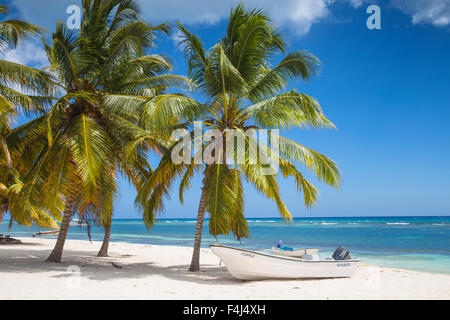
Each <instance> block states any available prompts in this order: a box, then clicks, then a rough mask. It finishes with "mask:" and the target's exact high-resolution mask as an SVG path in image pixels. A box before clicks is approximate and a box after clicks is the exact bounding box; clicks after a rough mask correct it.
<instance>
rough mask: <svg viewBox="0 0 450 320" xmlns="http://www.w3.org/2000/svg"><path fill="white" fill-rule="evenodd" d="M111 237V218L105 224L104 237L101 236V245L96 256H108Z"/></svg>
mask: <svg viewBox="0 0 450 320" xmlns="http://www.w3.org/2000/svg"><path fill="white" fill-rule="evenodd" d="M110 237H111V220H109V221H108V222H107V223H106V224H105V237H104V238H103V243H102V247H101V248H100V251H99V252H98V254H97V257H107V256H108V247H109V238H110Z"/></svg>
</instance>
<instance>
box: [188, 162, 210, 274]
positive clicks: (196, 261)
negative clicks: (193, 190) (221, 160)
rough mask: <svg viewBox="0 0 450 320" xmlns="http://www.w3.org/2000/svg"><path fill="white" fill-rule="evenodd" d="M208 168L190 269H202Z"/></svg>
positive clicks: (204, 180)
mask: <svg viewBox="0 0 450 320" xmlns="http://www.w3.org/2000/svg"><path fill="white" fill-rule="evenodd" d="M207 180H208V168H206V170H205V178H204V179H203V188H202V195H201V197H200V204H199V205H198V214H197V223H196V225H195V240H194V253H193V254H192V261H191V266H190V268H189V271H193V272H194V271H199V270H200V245H201V244H202V232H203V220H204V219H205V211H206V201H207V195H208V192H207V187H206V183H207Z"/></svg>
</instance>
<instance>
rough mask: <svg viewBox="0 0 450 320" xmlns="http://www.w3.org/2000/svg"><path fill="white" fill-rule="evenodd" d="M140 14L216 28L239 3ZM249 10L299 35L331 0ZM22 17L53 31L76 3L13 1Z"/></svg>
mask: <svg viewBox="0 0 450 320" xmlns="http://www.w3.org/2000/svg"><path fill="white" fill-rule="evenodd" d="M139 2H140V5H141V8H142V14H143V16H144V17H145V18H146V19H148V21H149V22H151V23H152V24H157V23H161V22H165V21H179V22H181V23H183V24H188V25H189V24H197V23H206V24H216V23H218V22H219V21H221V20H224V19H226V18H227V17H228V16H229V14H230V9H231V8H232V7H235V6H236V5H238V4H239V3H240V2H241V0H195V1H187V0H152V1H149V0H139ZM243 2H244V4H245V6H246V7H247V8H249V9H253V8H261V9H263V11H264V12H265V13H266V14H267V15H269V16H270V17H271V18H272V19H273V21H274V23H275V24H277V25H279V26H282V27H289V28H290V29H292V30H294V31H295V32H296V33H297V34H298V35H303V34H305V33H307V32H308V31H309V29H310V28H311V25H312V24H313V23H314V22H317V21H319V20H320V19H322V18H324V17H325V16H326V15H327V14H328V8H327V7H328V5H329V4H330V3H332V2H334V0H283V1H274V0H245V1H243ZM11 3H12V5H13V6H14V7H15V8H17V9H18V11H19V12H20V14H21V16H22V17H24V18H26V19H29V20H30V21H31V22H33V23H36V24H39V25H41V26H44V27H46V28H47V29H48V30H49V31H53V30H54V28H55V24H56V21H57V20H58V19H60V20H63V21H65V20H66V19H67V17H68V15H67V14H66V9H67V7H68V6H69V5H73V4H78V5H79V4H80V1H79V0H40V1H36V0H12V1H11Z"/></svg>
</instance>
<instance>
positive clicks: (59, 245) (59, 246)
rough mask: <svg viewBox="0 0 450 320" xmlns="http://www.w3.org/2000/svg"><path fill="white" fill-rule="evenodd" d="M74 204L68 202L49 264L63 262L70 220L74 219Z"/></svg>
mask: <svg viewBox="0 0 450 320" xmlns="http://www.w3.org/2000/svg"><path fill="white" fill-rule="evenodd" d="M72 214H73V212H72V202H71V201H68V202H67V203H66V209H65V210H64V215H63V218H62V221H61V227H60V228H59V235H58V240H56V244H55V247H54V248H53V251H52V253H50V256H49V257H48V258H47V261H48V262H57V263H59V262H61V257H62V253H63V250H64V243H65V242H66V237H67V232H68V231H69V226H70V218H72Z"/></svg>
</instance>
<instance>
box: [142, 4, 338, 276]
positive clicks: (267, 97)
mask: <svg viewBox="0 0 450 320" xmlns="http://www.w3.org/2000/svg"><path fill="white" fill-rule="evenodd" d="M179 30H180V31H181V33H182V41H181V43H180V45H181V46H183V47H184V48H185V49H184V50H185V55H186V59H187V62H188V65H189V76H190V78H191V79H192V80H193V81H194V82H195V83H196V84H197V85H198V87H199V89H200V90H201V93H202V94H203V96H204V97H205V103H203V104H202V103H197V107H198V108H200V110H199V112H198V114H201V115H202V116H201V117H200V118H199V119H197V121H196V123H201V124H202V125H203V129H210V128H211V129H216V130H218V131H219V132H221V134H222V135H223V139H222V141H224V143H223V145H220V146H219V147H218V148H212V149H214V150H213V151H212V156H213V157H215V159H216V160H218V161H216V163H214V164H205V163H200V164H199V163H198V162H196V161H194V160H195V157H197V156H198V155H199V154H198V153H196V154H194V157H192V158H191V159H192V161H191V162H190V163H188V164H186V163H182V164H176V163H174V162H173V160H172V154H171V153H172V151H175V150H177V151H175V152H178V151H179V150H178V149H175V148H176V146H177V143H178V142H177V143H175V144H174V145H173V146H172V148H169V150H168V151H167V152H166V154H165V155H164V156H163V158H162V160H161V163H160V165H159V167H158V168H157V169H156V170H155V171H154V173H153V174H152V176H151V178H150V179H148V180H146V181H145V182H144V184H143V186H142V187H141V188H140V190H139V193H138V198H137V202H138V204H139V205H140V206H142V207H143V208H144V213H145V215H146V221H147V222H148V224H149V226H151V222H152V221H153V220H154V216H155V215H156V214H158V213H161V212H162V210H163V207H164V199H165V198H166V197H167V196H168V195H169V192H170V187H171V185H172V184H173V182H174V181H175V180H176V179H181V180H180V186H179V196H180V200H181V201H183V193H184V191H185V190H187V189H188V188H189V187H190V185H191V179H192V177H193V176H194V174H195V173H196V172H198V173H200V174H202V176H203V186H202V191H201V198H200V204H199V208H198V216H197V225H196V233H195V244H194V254H193V257H192V262H191V267H190V270H191V271H196V270H198V269H199V252H200V251H199V250H200V244H201V235H202V224H203V220H204V214H205V211H207V212H208V213H209V216H210V220H209V230H210V233H211V234H213V235H215V236H217V235H219V234H228V233H229V232H233V233H234V235H235V236H236V237H237V238H238V239H240V238H244V237H248V236H249V229H248V225H247V221H246V219H245V217H244V194H243V192H244V191H243V181H244V180H245V181H246V182H248V183H249V184H250V185H253V186H254V187H255V188H256V189H257V190H258V191H259V192H260V193H261V194H262V195H264V196H265V197H267V198H269V199H271V200H273V201H275V203H276V205H277V207H278V210H279V212H280V214H281V216H282V217H283V218H284V219H286V220H291V219H292V215H291V213H290V212H289V210H288V209H287V207H286V206H285V204H284V203H283V201H282V199H281V197H280V190H279V186H278V183H277V176H276V175H274V174H269V175H267V174H264V171H263V170H264V169H265V167H266V166H267V163H271V160H273V159H277V160H278V162H279V171H280V172H281V175H282V176H283V177H284V178H287V177H293V178H294V180H295V182H296V184H297V189H298V191H299V192H300V193H301V194H302V196H303V199H304V203H305V205H306V206H307V207H310V206H311V205H312V204H313V203H314V202H315V201H316V199H317V194H318V190H317V189H316V187H314V186H313V184H311V183H310V182H309V181H308V180H306V179H305V177H304V175H303V174H302V173H301V172H300V171H299V170H298V169H297V166H296V165H297V164H299V163H300V164H303V165H305V166H306V168H307V169H308V170H310V171H312V172H313V173H314V174H315V175H316V176H317V177H318V179H319V180H321V181H324V182H325V183H326V184H328V185H330V186H332V187H338V185H339V183H340V172H339V169H338V167H337V165H336V163H335V162H334V161H332V160H331V159H329V158H327V157H326V156H324V155H322V154H320V153H318V152H316V151H314V150H312V149H309V148H307V147H305V146H303V145H301V144H299V143H297V142H295V141H292V140H289V139H287V138H284V137H279V141H278V143H277V144H278V148H274V145H273V143H271V142H270V141H269V142H264V141H261V140H258V145H259V147H263V146H264V147H267V148H268V149H269V150H270V152H269V153H268V155H267V157H266V159H264V156H261V155H260V156H258V159H257V161H253V162H252V161H250V160H249V158H250V157H249V154H250V153H251V152H255V151H254V150H253V151H252V150H249V147H250V146H251V143H250V142H251V141H250V140H251V138H249V137H248V136H245V144H246V146H247V148H245V155H246V157H245V161H243V162H238V161H236V155H237V153H236V152H235V158H234V159H226V157H227V150H226V145H225V141H226V139H227V137H226V134H227V132H228V131H229V130H231V129H234V133H235V134H236V133H237V135H242V136H244V133H245V131H246V130H248V129H280V130H283V129H290V128H306V127H313V128H334V125H333V124H332V123H331V122H330V121H329V120H328V119H327V118H326V117H325V116H324V114H323V112H322V109H321V107H320V105H319V103H318V102H317V100H315V99H314V98H312V97H310V96H308V95H306V94H304V93H300V92H298V91H297V90H291V91H285V89H286V88H287V85H288V83H289V81H291V80H295V79H305V80H306V79H308V78H310V77H311V76H313V75H315V74H317V73H318V72H319V70H320V61H319V60H318V59H317V58H316V57H315V56H314V55H312V54H311V53H309V52H307V51H295V52H291V53H287V54H286V53H285V39H284V37H283V35H282V34H280V33H279V32H278V31H277V29H275V28H273V27H272V26H271V24H270V19H269V18H268V17H267V16H265V15H264V14H263V13H262V12H261V11H259V10H252V11H247V10H245V8H244V7H243V6H242V5H239V6H238V7H236V8H234V9H232V10H231V15H230V18H229V22H228V26H227V29H226V34H225V36H224V37H223V38H222V39H221V40H220V41H219V43H217V44H216V45H215V46H213V47H212V48H211V49H209V50H205V48H204V46H203V44H202V42H201V41H200V39H199V38H198V37H197V36H195V35H194V34H192V33H190V32H189V31H188V30H187V29H186V28H184V27H183V26H182V25H180V24H179ZM280 53H281V54H284V55H285V56H284V58H283V59H282V60H281V62H279V63H278V64H277V65H276V66H274V67H272V66H271V61H272V59H273V58H274V57H275V56H276V55H277V54H280ZM192 124H193V122H191V126H190V127H191V129H192ZM188 127H189V126H188ZM189 135H190V136H192V137H194V132H193V130H191V131H190V133H189ZM214 141H216V139H212V138H211V136H210V135H207V134H203V135H201V137H200V138H199V139H197V140H196V141H195V144H196V145H200V146H202V147H201V148H200V149H201V151H200V153H201V152H203V155H204V152H211V145H212V144H214ZM272 142H273V141H272ZM235 148H237V147H236V146H235ZM230 163H231V164H230Z"/></svg>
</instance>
